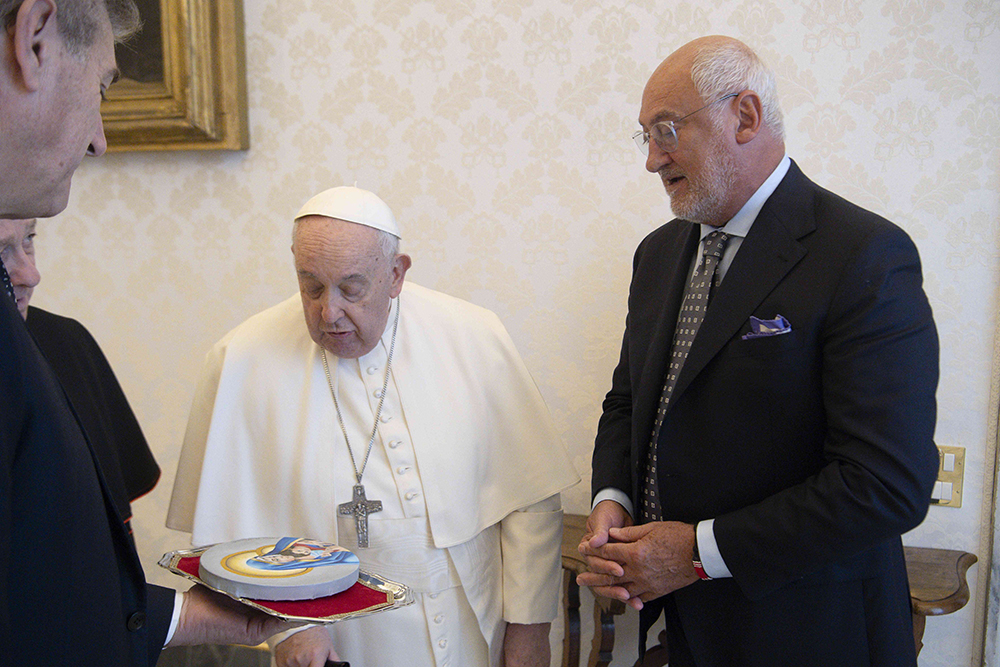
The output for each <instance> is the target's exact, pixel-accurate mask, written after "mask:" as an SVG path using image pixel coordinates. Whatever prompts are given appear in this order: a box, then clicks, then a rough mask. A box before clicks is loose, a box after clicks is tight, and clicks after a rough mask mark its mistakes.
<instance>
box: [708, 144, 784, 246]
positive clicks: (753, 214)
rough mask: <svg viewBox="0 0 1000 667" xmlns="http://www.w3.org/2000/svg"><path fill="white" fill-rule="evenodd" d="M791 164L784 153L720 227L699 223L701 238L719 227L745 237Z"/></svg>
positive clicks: (732, 234)
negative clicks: (753, 190) (772, 169)
mask: <svg viewBox="0 0 1000 667" xmlns="http://www.w3.org/2000/svg"><path fill="white" fill-rule="evenodd" d="M791 166H792V161H791V159H789V157H788V154H787V153H785V155H784V156H782V158H781V161H780V162H779V163H778V166H777V167H775V168H774V171H772V172H771V175H770V176H768V177H767V180H765V181H764V182H763V183H761V184H760V187H759V188H757V191H756V192H754V193H753V195H752V196H751V197H750V199H748V200H747V203H745V204H743V208H741V209H740V210H739V211H738V212H737V213H736V215H734V216H733V217H732V219H730V221H729V222H727V223H726V224H725V225H723V226H722V227H713V226H712V225H704V224H703V225H701V238H702V239H704V238H705V237H706V236H708V235H709V234H710V233H712V232H714V231H716V230H717V229H721V230H722V231H724V232H726V233H727V234H729V235H730V236H739V237H741V238H745V237H746V235H747V234H748V233H749V232H750V227H751V226H752V225H753V221H754V220H756V219H757V216H758V215H759V214H760V210H761V209H762V208H764V203H765V202H766V201H767V199H768V197H770V196H771V195H772V194H774V191H775V190H776V189H777V188H778V183H781V179H783V178H784V177H785V174H787V173H788V168H789V167H791Z"/></svg>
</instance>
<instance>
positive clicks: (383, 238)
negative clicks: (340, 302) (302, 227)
mask: <svg viewBox="0 0 1000 667" xmlns="http://www.w3.org/2000/svg"><path fill="white" fill-rule="evenodd" d="M301 219H302V218H296V219H295V220H294V221H293V222H292V247H293V248H294V247H295V239H296V238H298V235H299V221H300V220H301ZM371 229H373V230H374V231H375V233H376V234H377V236H376V239H375V240H376V243H378V247H379V250H381V251H382V256H383V257H385V258H386V259H387V260H388V261H389V262H390V263H391V262H392V260H394V259H396V255H398V254H399V237H398V236H395V235H394V234H390V233H389V232H384V231H382V230H381V229H375V228H374V227H372V228H371Z"/></svg>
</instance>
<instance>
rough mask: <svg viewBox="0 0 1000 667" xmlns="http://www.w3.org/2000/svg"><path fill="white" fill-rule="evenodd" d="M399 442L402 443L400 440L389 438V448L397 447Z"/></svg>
mask: <svg viewBox="0 0 1000 667" xmlns="http://www.w3.org/2000/svg"><path fill="white" fill-rule="evenodd" d="M401 444H403V442H402V440H390V441H389V449H396V447H399V446H400V445H401Z"/></svg>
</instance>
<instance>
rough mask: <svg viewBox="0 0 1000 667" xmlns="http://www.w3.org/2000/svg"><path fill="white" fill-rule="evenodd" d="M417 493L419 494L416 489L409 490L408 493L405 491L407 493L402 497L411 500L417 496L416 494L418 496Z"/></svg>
mask: <svg viewBox="0 0 1000 667" xmlns="http://www.w3.org/2000/svg"><path fill="white" fill-rule="evenodd" d="M419 495H420V494H419V493H417V492H416V491H410V492H409V493H407V494H406V495H405V496H403V497H404V498H406V499H407V500H413V499H414V498H416V497H417V496H419Z"/></svg>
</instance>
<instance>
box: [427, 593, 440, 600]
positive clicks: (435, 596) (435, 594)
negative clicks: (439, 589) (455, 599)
mask: <svg viewBox="0 0 1000 667" xmlns="http://www.w3.org/2000/svg"><path fill="white" fill-rule="evenodd" d="M427 597H429V598H430V599H432V600H437V599H438V594H437V593H431V594H430V595H428V596H427Z"/></svg>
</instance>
